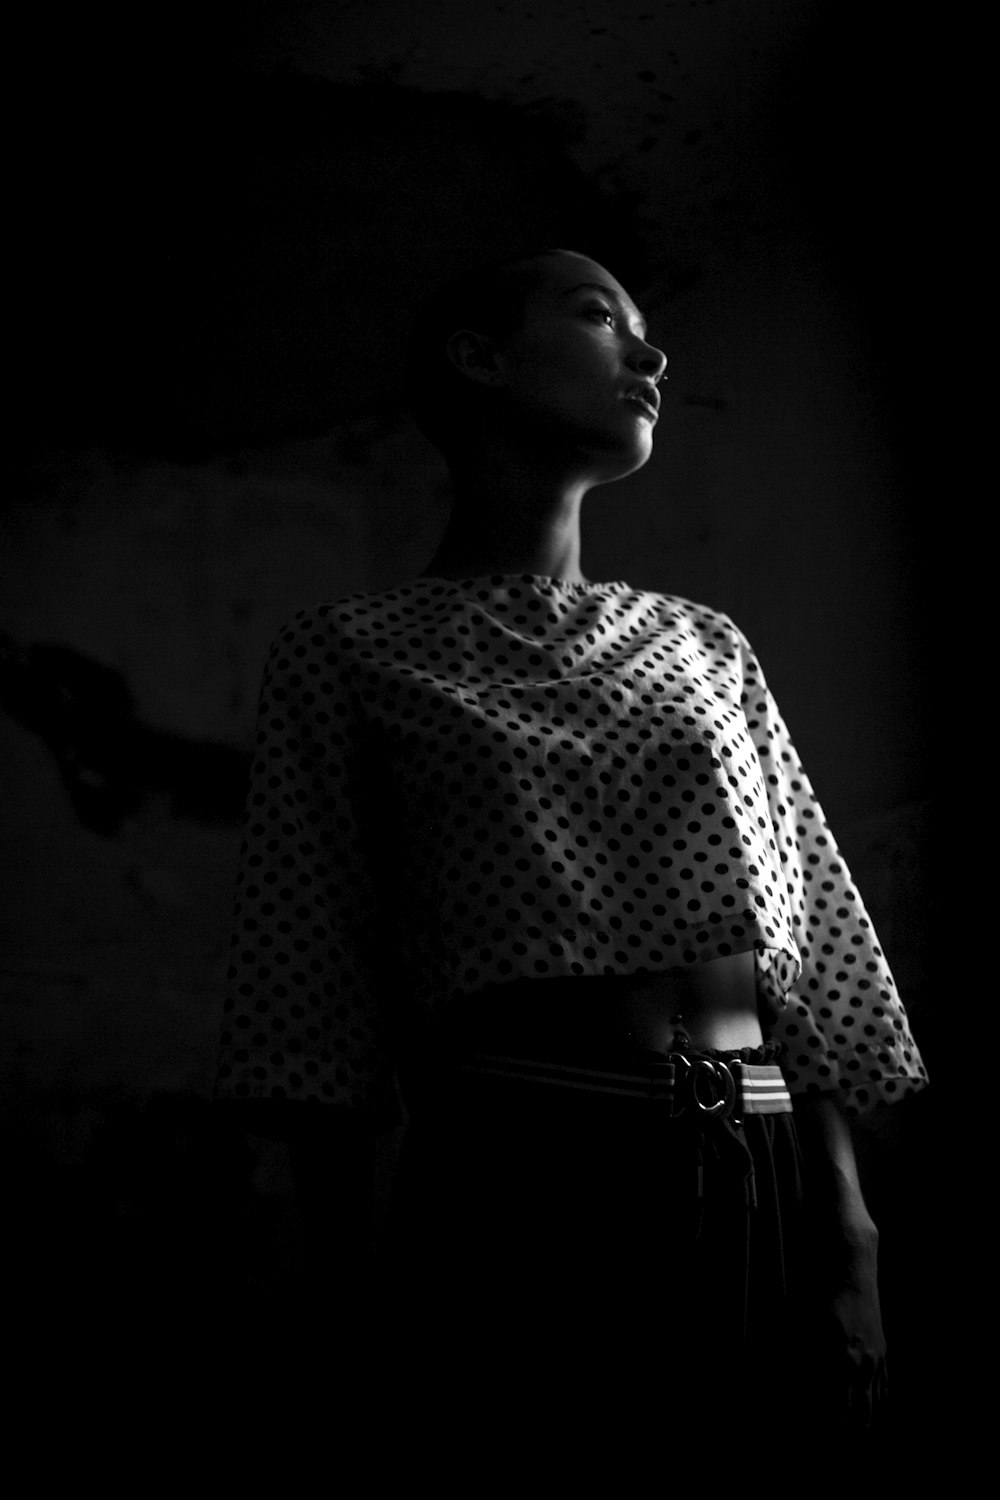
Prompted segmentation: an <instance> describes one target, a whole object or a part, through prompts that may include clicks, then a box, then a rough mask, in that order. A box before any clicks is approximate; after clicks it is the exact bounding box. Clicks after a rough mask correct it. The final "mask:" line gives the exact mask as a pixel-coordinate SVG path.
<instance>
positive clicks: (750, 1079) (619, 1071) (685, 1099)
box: [461, 1052, 792, 1120]
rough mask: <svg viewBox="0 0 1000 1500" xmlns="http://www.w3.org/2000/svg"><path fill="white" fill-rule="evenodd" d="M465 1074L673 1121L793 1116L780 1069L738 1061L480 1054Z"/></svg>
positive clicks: (466, 1066) (698, 1057) (680, 1055)
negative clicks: (638, 1109)
mask: <svg viewBox="0 0 1000 1500" xmlns="http://www.w3.org/2000/svg"><path fill="white" fill-rule="evenodd" d="M461 1069H462V1071H463V1072H465V1073H471V1074H475V1075H479V1076H486V1077H491V1078H497V1079H509V1080H511V1081H512V1082H516V1083H526V1084H536V1085H538V1087H539V1088H564V1089H583V1090H588V1091H590V1092H592V1093H599V1094H617V1095H619V1096H620V1097H623V1098H631V1099H637V1100H645V1101H654V1102H655V1103H656V1107H657V1109H658V1110H659V1109H663V1110H664V1112H665V1113H666V1114H667V1115H668V1116H671V1117H673V1116H676V1115H681V1114H684V1113H685V1112H690V1113H692V1114H694V1115H695V1116H697V1115H705V1116H716V1115H719V1116H722V1117H724V1118H730V1119H733V1120H740V1119H742V1118H743V1116H744V1115H778V1114H789V1113H790V1112H791V1109H792V1100H791V1095H790V1094H789V1092H788V1085H787V1084H786V1082H785V1078H784V1074H783V1073H782V1071H781V1069H780V1068H779V1067H778V1065H777V1064H776V1063H747V1062H743V1061H742V1059H741V1058H739V1057H731V1058H730V1057H727V1058H726V1059H725V1060H723V1059H721V1058H718V1057H707V1056H704V1055H700V1054H698V1053H690V1054H688V1053H683V1052H673V1053H669V1054H664V1055H663V1060H662V1061H652V1060H650V1061H649V1062H646V1061H643V1062H638V1063H635V1064H632V1063H627V1064H625V1065H623V1066H622V1067H615V1068H593V1067H580V1066H576V1065H574V1064H568V1063H553V1062H541V1061H537V1060H535V1059H533V1058H525V1057H498V1056H495V1055H494V1054H492V1053H477V1054H475V1055H473V1056H471V1057H468V1058H466V1059H465V1061H464V1062H463V1063H462V1065H461Z"/></svg>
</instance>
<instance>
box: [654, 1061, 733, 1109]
mask: <svg viewBox="0 0 1000 1500" xmlns="http://www.w3.org/2000/svg"><path fill="white" fill-rule="evenodd" d="M670 1061H671V1062H672V1063H673V1065H674V1099H673V1105H672V1107H671V1111H670V1112H671V1115H680V1114H683V1113H684V1111H685V1109H687V1108H688V1106H689V1105H693V1106H694V1108H695V1109H696V1110H697V1111H698V1112H699V1113H700V1114H703V1115H707V1116H709V1117H711V1116H713V1115H723V1116H725V1115H730V1114H733V1113H734V1110H735V1106H736V1098H737V1088H736V1079H735V1078H734V1076H733V1072H732V1069H731V1068H730V1067H729V1065H728V1064H727V1063H724V1062H722V1060H721V1059H720V1058H716V1057H694V1058H691V1057H687V1056H685V1054H684V1053H683V1052H674V1053H672V1054H671V1056H670Z"/></svg>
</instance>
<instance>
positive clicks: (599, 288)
mask: <svg viewBox="0 0 1000 1500" xmlns="http://www.w3.org/2000/svg"><path fill="white" fill-rule="evenodd" d="M585 287H586V288H589V290H590V291H592V292H603V293H604V295H605V297H607V298H609V299H610V301H612V302H613V303H614V304H615V306H616V307H620V308H621V310H622V312H624V311H625V304H624V302H623V301H622V299H621V298H620V297H619V295H618V293H617V292H613V291H612V290H611V288H610V287H609V286H605V285H604V284H603V282H600V281H579V282H577V284H576V286H569V287H567V288H566V290H565V291H564V292H560V293H559V295H560V297H569V296H570V295H571V294H572V293H573V292H582V291H583V290H584V288H585ZM636 317H637V318H638V320H639V323H640V326H641V328H642V332H643V337H645V335H646V332H647V324H646V319H645V318H644V317H643V316H642V313H638V312H637V313H636Z"/></svg>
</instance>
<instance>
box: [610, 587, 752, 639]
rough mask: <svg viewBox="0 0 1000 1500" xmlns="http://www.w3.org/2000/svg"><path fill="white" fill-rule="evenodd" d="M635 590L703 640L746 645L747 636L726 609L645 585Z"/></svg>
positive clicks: (665, 615) (660, 610)
mask: <svg viewBox="0 0 1000 1500" xmlns="http://www.w3.org/2000/svg"><path fill="white" fill-rule="evenodd" d="M636 593H637V595H638V596H639V597H640V598H642V599H644V600H648V601H650V602H651V603H652V604H653V605H654V606H655V607H656V608H657V610H658V611H659V612H660V613H661V614H662V615H663V616H664V617H665V618H668V619H671V620H674V621H678V622H681V623H683V624H684V625H685V626H686V627H687V628H688V629H689V630H690V631H691V632H692V634H694V635H696V636H699V637H701V638H703V639H705V640H706V641H713V642H715V643H716V644H726V645H733V646H736V647H742V646H745V645H746V636H745V635H744V634H743V631H742V630H741V629H740V627H739V626H738V625H737V624H736V622H735V620H734V619H733V618H732V616H731V615H728V614H727V613H726V612H725V610H722V609H717V608H716V607H715V606H714V605H712V604H703V603H700V602H699V601H698V600H696V599H687V598H685V597H684V596H683V595H681V594H670V593H665V592H661V591H659V590H648V589H644V590H641V591H640V590H636Z"/></svg>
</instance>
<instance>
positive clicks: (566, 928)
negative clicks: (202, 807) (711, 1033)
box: [217, 575, 926, 1111]
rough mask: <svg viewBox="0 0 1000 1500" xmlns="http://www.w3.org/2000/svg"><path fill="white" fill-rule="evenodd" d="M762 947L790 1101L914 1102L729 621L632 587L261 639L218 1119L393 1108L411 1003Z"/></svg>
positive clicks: (764, 987)
mask: <svg viewBox="0 0 1000 1500" xmlns="http://www.w3.org/2000/svg"><path fill="white" fill-rule="evenodd" d="M750 949H753V951H754V953H755V955H756V968H757V978H758V989H759V993H760V996H761V1001H762V1013H763V1014H764V1015H765V1016H770V1018H771V1019H770V1022H769V1034H770V1036H771V1038H772V1039H774V1040H777V1041H780V1042H781V1043H783V1046H784V1058H783V1066H784V1069H785V1073H786V1077H787V1078H788V1081H789V1084H790V1087H791V1089H792V1091H793V1093H794V1092H796V1091H804V1090H812V1089H817V1088H818V1089H823V1090H833V1091H837V1092H839V1093H840V1094H841V1095H842V1097H843V1098H844V1101H845V1103H846V1105H847V1107H848V1108H849V1109H852V1110H855V1111H857V1110H862V1109H865V1108H867V1107H868V1106H870V1105H871V1104H873V1103H875V1102H876V1101H878V1100H886V1099H894V1098H899V1097H900V1095H902V1094H903V1093H904V1092H906V1091H907V1090H908V1089H911V1088H914V1087H919V1086H920V1085H921V1084H922V1083H923V1082H924V1081H925V1077H926V1075H925V1072H924V1068H923V1064H922V1062H921V1060H920V1056H919V1053H918V1052H917V1049H916V1047H915V1046H914V1043H913V1039H912V1037H911V1035H910V1031H909V1027H908V1024H907V1018H906V1014H905V1011H904V1009H903V1007H902V1005H901V1003H900V1001H899V999H898V997H897V994H896V989H895V985H894V983H893V979H892V975H891V974H890V972H889V968H888V966H887V964H886V961H885V959H884V957H883V955H882V952H881V950H880V948H879V946H878V942H877V939H876V936H875V933H874V932H873V930H872V927H871V923H870V922H869V919H868V917H867V915H866V913H865V909H864V907H863V905H862V903H861V900H860V898H859V896H858V893H857V891H856V890H855V889H854V887H853V885H852V883H851V878H850V875H849V874H848V871H847V869H846V867H845V865H844V862H843V860H842V859H841V857H840V855H839V853H838V851H837V847H836V844H835V843H834V841H833V839H832V837H831V835H830V832H829V830H828V829H827V827H826V825H825V823H824V820H823V815H822V812H821V810H820V808H819V806H818V805H817V802H816V799H815V797H814V795H813V793H812V790H811V788H810V785H809V782H808V780H807V779H806V777H805V775H804V773H803V771H802V768H801V766H800V764H799V761H798V758H797V756H796V754H795V751H794V749H793V748H792V744H791V742H790V740H789V738H788V735H787V733H786V730H785V727H784V725H783V723H782V721H781V719H780V717H779V715H778V711H777V708H776V706H775V703H774V700H773V698H772V696H771V694H770V692H769V690H768V688H767V686H766V684H765V681H764V678H763V676H762V674H761V670H760V667H759V666H758V664H757V661H756V659H755V657H754V655H753V652H752V650H751V649H750V646H749V645H748V643H747V641H746V638H745V637H744V636H743V635H742V634H741V632H740V631H739V630H738V629H737V628H736V626H735V625H734V624H733V623H732V622H731V621H730V620H729V619H728V618H727V617H726V616H725V615H722V614H719V613H717V612H715V611H713V610H711V609H707V608H704V607H702V606H700V605H696V604H691V603H689V602H688V601H687V600H684V599H679V598H674V597H672V596H670V595H665V594H657V593H647V592H640V591H638V590H635V589H632V588H630V587H629V586H628V584H626V583H567V582H564V581H562V580H556V579H551V578H542V577H536V576H521V575H517V576H498V577H484V578H474V579H469V580H464V581H453V580H450V579H443V578H438V579H435V578H421V579H417V580H416V581H415V582H412V583H408V584H405V585H403V586H401V587H398V588H394V589H390V590H388V591H386V592H381V593H374V594H353V595H351V596H350V597H348V598H346V599H343V600H341V601H339V602H337V603H334V604H325V605H321V606H319V607H317V608H315V609H310V610H307V611H304V612H303V613H300V614H299V615H297V616H296V617H295V619H294V620H293V621H292V623H291V624H290V625H289V626H288V627H287V628H286V629H285V630H283V631H282V632H281V633H280V635H279V636H278V638H277V639H276V641H275V642H274V645H273V647H272V649H271V654H270V657H269V661H268V664H267V668H266V671H265V676H264V684H263V689H262V695H261V703H260V714H259V720H258V730H257V740H256V751H255V755H254V760H253V768H252V773H251V788H250V794H249V801H248V806H247V817H246V825H245V839H244V844H243V851H242V856H241V865H240V872H239V878H238V890H237V914H236V923H235V931H234V936H233V944H232V953H231V963H230V969H229V984H228V995H227V1000H226V1007H225V1014H224V1019H223V1027H222V1042H221V1049H220V1060H219V1069H218V1078H217V1093H218V1095H219V1096H221V1097H229V1098H262V1097H278V1098H296V1099H319V1100H327V1101H330V1102H332V1103H335V1104H347V1105H354V1106H364V1107H370V1108H372V1109H380V1108H382V1107H384V1106H385V1103H386V1101H387V1100H388V1099H389V1098H390V1097H391V1094H392V1087H393V1085H392V1077H393V1058H392V1049H391V1046H390V1044H389V1041H388V1037H389V1036H390V1035H395V1034H396V1024H397V1023H396V1022H395V1021H392V1022H390V1015H395V1016H397V1017H398V1015H399V1011H400V1007H402V1009H403V1010H404V1011H406V1010H407V1009H409V1010H411V1011H412V1013H413V1014H414V1015H416V1014H417V1013H418V1012H419V1013H422V1014H423V1015H425V1016H426V1015H427V1014H429V1013H434V1012H435V1011H437V1010H439V1009H440V1008H443V1007H446V1006H447V1005H448V1004H449V1003H450V1002H451V1001H452V1000H454V999H455V998H456V997H459V996H462V995H466V996H474V995H475V993H476V992H477V991H478V990H480V989H482V988H484V987H485V986H487V985H490V986H495V985H497V984H503V983H505V982H507V981H510V980H512V979H520V978H529V977H530V978H545V977H548V976H568V975H610V974H635V973H640V972H656V971H658V970H662V969H667V968H674V967H678V966H682V965H685V964H693V963H699V962H704V961H705V960H708V959H712V958H716V957H719V956H721V955H724V954H732V953H739V952H745V951H748V950H750ZM494 993H495V991H494Z"/></svg>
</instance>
